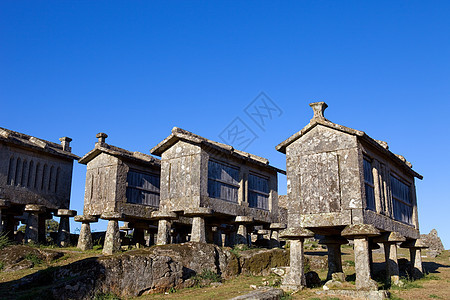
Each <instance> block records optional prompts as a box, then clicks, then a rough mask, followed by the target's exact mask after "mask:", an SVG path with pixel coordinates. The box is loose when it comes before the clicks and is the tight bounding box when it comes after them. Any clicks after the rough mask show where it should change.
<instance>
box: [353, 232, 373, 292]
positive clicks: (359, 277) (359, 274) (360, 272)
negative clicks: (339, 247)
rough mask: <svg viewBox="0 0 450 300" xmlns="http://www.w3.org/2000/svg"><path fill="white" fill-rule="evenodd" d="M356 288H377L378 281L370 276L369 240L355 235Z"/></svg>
mask: <svg viewBox="0 0 450 300" xmlns="http://www.w3.org/2000/svg"><path fill="white" fill-rule="evenodd" d="M354 248H355V272H356V280H355V284H356V288H357V289H359V290H377V289H378V285H377V283H376V282H375V281H374V280H372V278H371V276H370V256H369V251H370V249H369V240H368V238H367V237H355V238H354Z"/></svg>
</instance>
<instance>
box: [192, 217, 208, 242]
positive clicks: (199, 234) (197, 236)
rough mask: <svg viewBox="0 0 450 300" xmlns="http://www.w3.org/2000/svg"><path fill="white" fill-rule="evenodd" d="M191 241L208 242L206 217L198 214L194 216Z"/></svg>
mask: <svg viewBox="0 0 450 300" xmlns="http://www.w3.org/2000/svg"><path fill="white" fill-rule="evenodd" d="M191 241H192V242H198V243H206V229H205V219H204V218H203V217H200V216H197V217H193V218H192V232H191Z"/></svg>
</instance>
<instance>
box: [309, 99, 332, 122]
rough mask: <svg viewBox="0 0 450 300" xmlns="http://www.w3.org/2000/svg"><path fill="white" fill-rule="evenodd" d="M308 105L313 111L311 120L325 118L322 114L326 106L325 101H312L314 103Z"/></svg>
mask: <svg viewBox="0 0 450 300" xmlns="http://www.w3.org/2000/svg"><path fill="white" fill-rule="evenodd" d="M309 106H311V108H312V109H313V111H314V116H313V118H312V120H314V119H322V120H324V119H325V116H324V115H323V113H324V111H325V109H326V108H327V107H328V105H327V104H326V103H325V102H314V103H310V104H309Z"/></svg>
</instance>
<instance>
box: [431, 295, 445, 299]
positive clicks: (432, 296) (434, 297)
mask: <svg viewBox="0 0 450 300" xmlns="http://www.w3.org/2000/svg"><path fill="white" fill-rule="evenodd" d="M428 297H430V298H432V299H442V298H441V297H439V296H438V295H435V294H431V295H429V296H428Z"/></svg>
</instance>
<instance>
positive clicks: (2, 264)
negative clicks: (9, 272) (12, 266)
mask: <svg viewBox="0 0 450 300" xmlns="http://www.w3.org/2000/svg"><path fill="white" fill-rule="evenodd" d="M4 267H5V263H4V262H2V261H0V271H1V270H3V268H4Z"/></svg>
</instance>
